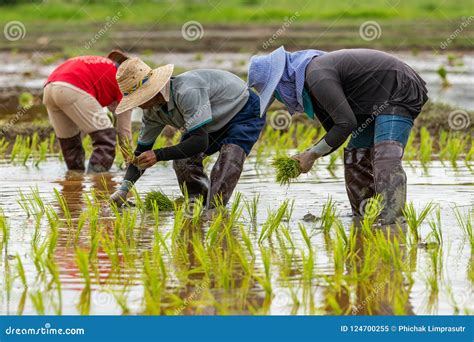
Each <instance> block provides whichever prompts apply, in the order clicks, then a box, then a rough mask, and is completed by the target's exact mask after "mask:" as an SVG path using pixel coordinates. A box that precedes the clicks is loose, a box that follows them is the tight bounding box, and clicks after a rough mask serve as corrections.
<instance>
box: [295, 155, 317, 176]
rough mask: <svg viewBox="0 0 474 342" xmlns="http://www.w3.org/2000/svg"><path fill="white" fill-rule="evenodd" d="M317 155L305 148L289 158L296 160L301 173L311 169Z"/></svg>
mask: <svg viewBox="0 0 474 342" xmlns="http://www.w3.org/2000/svg"><path fill="white" fill-rule="evenodd" d="M319 157H320V156H319V155H318V154H316V153H314V152H311V151H310V150H306V151H304V152H301V153H299V154H296V155H294V156H292V157H291V158H293V159H294V160H296V161H298V163H299V164H300V171H301V173H308V172H309V170H311V168H312V167H313V165H314V162H315V161H316V159H318V158H319Z"/></svg>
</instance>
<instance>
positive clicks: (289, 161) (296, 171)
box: [272, 157, 301, 185]
mask: <svg viewBox="0 0 474 342" xmlns="http://www.w3.org/2000/svg"><path fill="white" fill-rule="evenodd" d="M272 165H273V167H274V168H275V169H276V181H277V182H278V183H280V185H285V184H290V182H291V180H292V178H296V177H298V176H299V175H300V174H301V170H300V166H299V164H298V161H297V160H295V159H293V158H290V157H277V158H275V159H274V160H273V163H272Z"/></svg>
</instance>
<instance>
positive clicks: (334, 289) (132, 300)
mask: <svg viewBox="0 0 474 342" xmlns="http://www.w3.org/2000/svg"><path fill="white" fill-rule="evenodd" d="M396 54H397V55H398V56H400V57H401V58H402V59H403V60H405V61H406V62H407V63H408V64H409V65H411V66H412V67H413V68H414V69H415V70H416V71H417V72H419V73H420V75H421V76H422V77H423V78H424V79H425V80H426V81H427V83H428V88H429V91H430V98H431V99H432V101H433V102H436V103H440V102H443V103H448V104H449V105H450V107H449V108H450V109H449V110H448V109H445V108H444V107H439V108H438V107H437V108H438V109H436V110H433V111H432V112H431V111H430V112H429V113H427V117H429V115H428V114H431V113H435V114H436V113H437V114H440V115H441V114H442V115H441V116H439V117H437V118H436V119H437V121H436V123H435V124H432V125H431V126H428V124H430V122H428V121H429V120H427V121H423V123H424V124H426V127H428V129H427V128H420V127H417V126H415V130H414V133H413V134H412V135H411V137H410V139H409V142H408V145H407V147H406V150H405V157H404V159H405V164H404V166H405V170H406V172H407V176H408V201H409V204H408V205H407V208H406V211H405V216H406V223H404V224H401V225H399V226H395V227H379V226H377V224H376V217H377V213H378V212H379V211H380V209H381V208H380V202H379V201H377V199H373V200H371V201H369V202H368V203H367V207H366V211H365V212H366V215H365V217H364V219H363V220H362V222H358V223H357V224H354V223H353V222H352V218H351V211H350V207H349V201H348V199H347V196H346V192H345V185H344V174H343V167H342V158H341V157H342V149H340V150H339V151H338V152H336V153H333V154H331V156H328V157H325V158H322V159H321V160H320V161H318V163H317V165H316V167H315V168H314V169H313V171H312V172H311V173H310V174H308V175H302V176H300V177H298V178H297V179H296V180H295V181H294V182H292V183H291V184H290V185H289V186H281V185H279V184H278V183H277V182H276V181H275V170H274V169H273V168H272V167H271V160H272V159H273V158H274V157H275V154H273V153H275V151H277V152H278V153H280V154H282V153H283V154H291V153H293V152H294V149H295V148H296V147H298V148H299V149H304V148H306V147H309V146H310V145H311V143H312V142H314V141H317V140H318V138H319V137H321V136H322V134H324V132H323V131H322V130H321V129H319V128H316V127H314V126H311V127H310V126H308V128H305V129H306V131H305V130H304V129H300V128H301V126H300V125H299V124H296V125H295V124H293V125H292V126H291V127H290V128H289V129H285V130H283V131H275V130H274V129H273V128H272V124H271V122H270V125H268V126H267V129H266V131H265V134H264V136H263V137H262V138H261V139H260V142H259V143H258V144H257V145H256V147H255V148H254V151H253V152H252V154H251V156H250V157H249V159H248V160H247V162H246V164H245V168H244V172H243V174H242V177H241V179H240V181H239V183H238V185H237V188H236V192H235V193H234V195H233V197H232V199H231V202H230V203H229V205H228V206H227V208H222V207H221V208H217V210H215V211H213V212H209V211H206V210H205V209H204V208H202V206H200V205H199V204H198V205H197V206H190V205H189V204H188V203H187V202H186V200H184V202H183V201H181V202H176V204H175V207H174V210H172V211H164V210H159V208H156V207H154V208H153V207H152V208H148V209H146V205H145V204H144V203H143V201H144V198H145V196H146V194H147V193H149V192H150V191H152V190H159V191H162V192H164V193H165V194H166V195H168V196H169V197H170V198H172V199H177V198H179V197H181V193H180V191H179V188H178V184H177V181H176V178H175V174H174V171H173V169H172V166H171V163H160V164H159V165H157V166H155V167H153V168H151V169H150V170H148V171H147V172H146V173H145V175H144V176H143V177H142V178H141V179H140V181H139V182H138V183H137V184H136V192H135V194H134V196H132V198H130V200H131V202H132V203H134V205H133V206H130V207H126V208H122V209H117V208H112V207H110V205H109V203H108V200H107V199H108V195H109V194H110V193H112V192H113V191H114V190H115V189H116V188H117V186H118V184H119V183H120V182H121V180H122V177H123V173H124V171H123V169H122V168H120V167H119V166H120V165H121V164H122V162H123V160H121V159H120V158H121V156H120V154H117V162H116V165H115V166H114V168H113V170H112V172H110V173H104V174H100V175H88V174H81V173H71V172H67V170H66V167H65V165H64V162H63V161H62V160H61V157H60V156H58V146H57V143H56V142H55V137H54V135H50V136H49V137H48V135H49V132H48V133H47V134H41V132H40V133H38V132H35V133H33V131H31V132H30V131H27V133H24V136H17V137H16V136H15V135H14V134H12V135H11V136H10V137H9V139H6V138H5V139H4V138H1V139H0V174H1V175H2V177H1V178H0V252H1V253H0V268H1V271H0V313H1V314H7V315H13V314H23V315H29V314H63V315H66V314H72V315H74V314H98V315H102V314H113V315H115V314H130V315H136V314H138V315H141V314H162V315H201V314H207V315H214V314H218V315H242V314H243V315H246V314H263V315H294V314H314V315H325V314H343V315H376V314H381V315H388V314H400V315H422V314H440V315H441V314H443V315H444V314H472V313H474V293H473V290H474V287H473V286H474V267H473V265H474V230H473V226H474V144H473V137H472V122H473V120H472V119H471V118H472V112H469V113H468V112H467V111H472V110H474V94H473V93H472V86H473V83H472V82H473V79H474V57H473V56H472V54H466V53H459V54H454V55H452V56H448V55H435V54H432V53H430V52H420V53H418V54H413V53H408V52H397V53H396ZM142 57H143V59H144V60H145V61H146V62H147V63H149V64H150V65H151V66H154V64H155V65H161V64H164V63H169V62H176V61H177V60H179V63H176V64H177V69H178V71H179V72H182V71H185V70H188V69H193V68H204V67H205V68H221V69H226V70H230V71H233V72H235V73H237V74H239V75H241V76H243V75H245V73H246V70H247V61H248V60H249V58H250V54H248V53H218V54H201V53H194V54H192V53H173V54H172V53H168V54H157V53H150V54H148V55H146V56H142ZM0 61H1V62H2V63H0V75H1V77H0V83H1V84H2V88H1V92H0V96H1V97H2V98H1V100H2V106H1V107H0V115H1V117H0V119H1V122H0V124H2V125H3V124H5V123H9V122H11V123H12V124H13V126H15V127H16V124H17V123H18V124H21V123H25V122H26V123H27V124H31V122H33V121H36V120H39V121H41V122H42V123H43V126H45V125H46V126H48V124H47V122H46V120H45V118H46V114H45V111H44V108H43V107H42V106H41V101H40V97H41V92H42V84H43V81H44V79H45V78H46V77H47V75H48V74H49V73H50V72H51V71H52V70H53V69H54V68H55V67H56V66H57V65H58V64H59V63H60V62H61V61H62V57H59V58H58V56H55V55H53V54H42V55H35V54H32V55H31V54H23V53H18V54H12V53H0ZM440 66H443V67H444V68H445V69H446V70H447V79H446V80H444V79H443V78H441V77H440V74H439V68H440ZM446 82H448V83H449V85H448V84H446ZM22 93H31V94H32V95H33V97H34V105H33V106H32V107H29V106H28V108H29V109H27V110H25V111H23V110H19V109H18V107H17V106H18V103H19V102H20V101H19V99H20V98H21V94H22ZM430 105H431V103H430ZM456 110H457V111H460V113H461V119H462V122H460V125H459V126H462V127H456V124H457V121H455V120H452V122H451V121H449V120H450V116H449V114H450V112H451V113H453V112H452V111H456ZM466 110H467V111H466ZM456 113H458V112H456ZM18 114H20V115H18ZM139 118H140V113H139V112H138V111H135V119H136V120H139ZM269 120H270V121H271V120H272V117H271V116H270V115H269ZM420 120H423V113H422V115H420ZM290 121H291V120H290ZM417 121H418V120H417ZM448 121H449V122H448ZM438 122H443V123H444V125H441V124H440V125H438ZM13 126H12V127H13ZM46 126H45V127H46ZM295 126H297V128H295ZM298 127H300V128H298ZM458 128H460V130H457V129H458ZM448 129H451V130H449V131H448ZM295 132H298V134H295ZM295 136H296V137H298V139H295ZM15 139H16V140H15ZM85 139H87V137H86V138H85ZM135 139H136V135H135ZM165 140H166V138H165V139H164V140H160V141H159V142H158V144H161V145H165V144H169V143H170V142H171V140H172V141H175V142H176V141H177V139H175V138H169V140H170V141H165ZM85 145H86V151H88V153H90V150H91V142H90V139H89V140H88V141H85ZM214 160H215V158H214V159H213V158H211V160H210V162H209V163H208V164H207V168H208V169H210V167H211V165H212V162H213V161H214Z"/></svg>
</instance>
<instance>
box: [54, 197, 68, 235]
mask: <svg viewBox="0 0 474 342" xmlns="http://www.w3.org/2000/svg"><path fill="white" fill-rule="evenodd" d="M54 195H55V196H56V200H57V201H58V204H59V206H60V207H61V210H62V211H63V214H64V218H65V219H66V223H67V225H68V227H72V216H71V211H70V210H69V206H68V204H67V202H66V199H65V198H64V196H63V195H62V194H60V193H59V191H58V189H56V188H54Z"/></svg>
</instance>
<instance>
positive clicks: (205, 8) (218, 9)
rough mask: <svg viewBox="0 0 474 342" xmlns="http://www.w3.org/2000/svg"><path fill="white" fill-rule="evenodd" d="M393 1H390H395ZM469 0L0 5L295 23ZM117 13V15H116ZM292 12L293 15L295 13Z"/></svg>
mask: <svg viewBox="0 0 474 342" xmlns="http://www.w3.org/2000/svg"><path fill="white" fill-rule="evenodd" d="M394 3H395V2H394ZM470 5H471V2H470V1H469V0H460V1H456V2H452V1H451V2H449V1H446V2H441V3H440V2H437V1H434V0H414V1H400V2H398V4H396V5H395V6H393V7H391V6H389V4H387V1H385V0H371V1H369V0H360V1H352V0H341V1H318V2H315V1H307V0H297V1H289V0H275V1H272V2H271V3H267V2H265V1H263V0H253V1H245V2H244V1H241V0H229V1H224V2H223V1H217V0H210V1H202V2H200V1H190V0H177V1H172V2H171V1H170V2H160V3H153V2H147V1H134V2H133V5H131V6H128V8H127V7H126V6H125V4H123V5H122V4H121V3H120V2H119V1H111V0H109V1H101V2H97V3H88V2H86V1H67V2H66V1H64V0H62V1H61V0H57V1H54V2H53V3H51V2H48V3H45V4H41V3H36V4H21V5H16V6H2V9H1V11H2V19H3V20H5V21H10V20H22V21H26V22H51V21H56V22H64V21H70V22H94V21H96V22H103V21H104V18H106V17H111V16H114V15H118V16H119V21H120V22H124V23H130V24H140V23H154V24H156V23H160V24H169V23H173V24H176V23H179V24H182V23H184V22H187V21H189V20H197V21H199V22H202V23H239V22H240V23H241V22H249V21H250V22H262V23H269V22H273V23H281V22H282V21H283V20H284V18H285V17H291V16H293V15H295V16H296V21H298V22H314V20H318V19H319V20H320V19H327V20H334V19H340V18H341V17H342V18H350V19H369V18H370V19H386V18H400V19H430V18H434V19H442V20H446V19H450V18H459V17H462V16H464V15H466V12H465V9H466V8H470ZM118 13H120V14H118ZM295 13H297V14H295Z"/></svg>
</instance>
